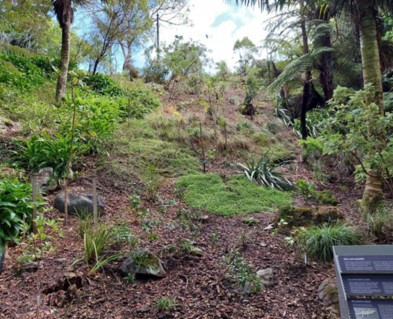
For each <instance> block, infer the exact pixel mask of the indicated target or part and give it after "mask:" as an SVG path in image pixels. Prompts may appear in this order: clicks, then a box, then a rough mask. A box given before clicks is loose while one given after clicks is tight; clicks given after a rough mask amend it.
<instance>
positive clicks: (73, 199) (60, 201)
mask: <svg viewBox="0 0 393 319" xmlns="http://www.w3.org/2000/svg"><path fill="white" fill-rule="evenodd" d="M67 197H68V200H67V206H68V213H69V214H84V213H90V214H91V213H93V195H79V194H73V193H69V194H68V196H67ZM54 207H55V208H56V209H58V210H59V211H60V212H62V213H64V192H61V193H59V194H58V195H57V196H56V198H55V203H54ZM97 208H98V212H99V213H103V212H104V201H103V199H102V197H101V196H98V198H97Z"/></svg>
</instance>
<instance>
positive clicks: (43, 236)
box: [17, 216, 63, 264]
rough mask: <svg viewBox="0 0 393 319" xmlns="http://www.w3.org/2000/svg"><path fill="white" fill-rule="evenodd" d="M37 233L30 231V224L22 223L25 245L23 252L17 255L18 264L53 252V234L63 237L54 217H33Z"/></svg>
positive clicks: (54, 249)
mask: <svg viewBox="0 0 393 319" xmlns="http://www.w3.org/2000/svg"><path fill="white" fill-rule="evenodd" d="M34 224H35V226H36V229H37V233H30V225H28V224H24V230H23V237H24V238H25V241H26V246H25V248H24V249H23V253H22V255H21V256H19V257H18V259H17V262H18V263H20V264H23V263H29V262H32V261H35V260H39V259H41V258H42V257H43V256H44V255H48V254H51V253H54V252H55V251H56V247H55V246H53V244H52V241H53V239H54V238H55V235H58V236H59V237H63V232H62V231H61V230H60V228H59V226H58V224H57V221H56V220H55V219H47V218H45V217H44V216H37V217H36V218H35V219H34Z"/></svg>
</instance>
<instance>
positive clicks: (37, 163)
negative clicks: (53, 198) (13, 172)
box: [14, 133, 86, 179]
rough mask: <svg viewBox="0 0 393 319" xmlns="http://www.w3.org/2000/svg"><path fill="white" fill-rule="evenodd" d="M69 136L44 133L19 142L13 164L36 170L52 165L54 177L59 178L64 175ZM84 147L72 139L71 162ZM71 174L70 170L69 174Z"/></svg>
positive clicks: (81, 152)
mask: <svg viewBox="0 0 393 319" xmlns="http://www.w3.org/2000/svg"><path fill="white" fill-rule="evenodd" d="M70 144H71V138H70V136H63V135H60V134H56V135H54V136H51V135H49V134H48V133H44V134H43V135H42V136H41V137H39V136H35V135H34V136H32V137H31V138H29V139H28V140H26V141H25V142H20V143H19V146H20V149H19V150H18V151H17V152H15V155H14V165H16V166H20V167H24V168H27V169H30V170H33V171H38V170H39V169H41V168H43V167H52V168H53V172H54V177H55V178H56V179H61V178H63V177H65V176H66V165H67V160H68V157H69V152H70ZM85 150H86V147H85V146H83V145H79V143H78V142H77V141H74V152H73V154H74V155H73V162H75V160H77V159H78V156H80V155H81V154H83V153H84V151H85ZM72 174H73V172H72V170H71V175H72Z"/></svg>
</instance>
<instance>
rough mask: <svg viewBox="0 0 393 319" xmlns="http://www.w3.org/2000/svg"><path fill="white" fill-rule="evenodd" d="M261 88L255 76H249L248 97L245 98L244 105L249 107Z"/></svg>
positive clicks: (247, 81)
mask: <svg viewBox="0 0 393 319" xmlns="http://www.w3.org/2000/svg"><path fill="white" fill-rule="evenodd" d="M259 88H260V83H259V82H258V81H257V79H256V78H254V77H253V76H248V77H247V79H246V96H245V98H244V105H249V104H251V103H252V101H253V100H254V98H255V96H256V95H257V93H258V90H259Z"/></svg>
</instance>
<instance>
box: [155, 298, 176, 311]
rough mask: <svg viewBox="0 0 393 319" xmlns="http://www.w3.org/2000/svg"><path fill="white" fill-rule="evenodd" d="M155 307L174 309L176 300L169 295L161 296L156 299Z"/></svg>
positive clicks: (166, 309) (167, 309)
mask: <svg viewBox="0 0 393 319" xmlns="http://www.w3.org/2000/svg"><path fill="white" fill-rule="evenodd" d="M156 307H157V309H158V310H165V311H170V310H174V309H176V307H177V302H176V300H175V299H173V298H170V297H161V298H160V299H158V300H157V301H156Z"/></svg>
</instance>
